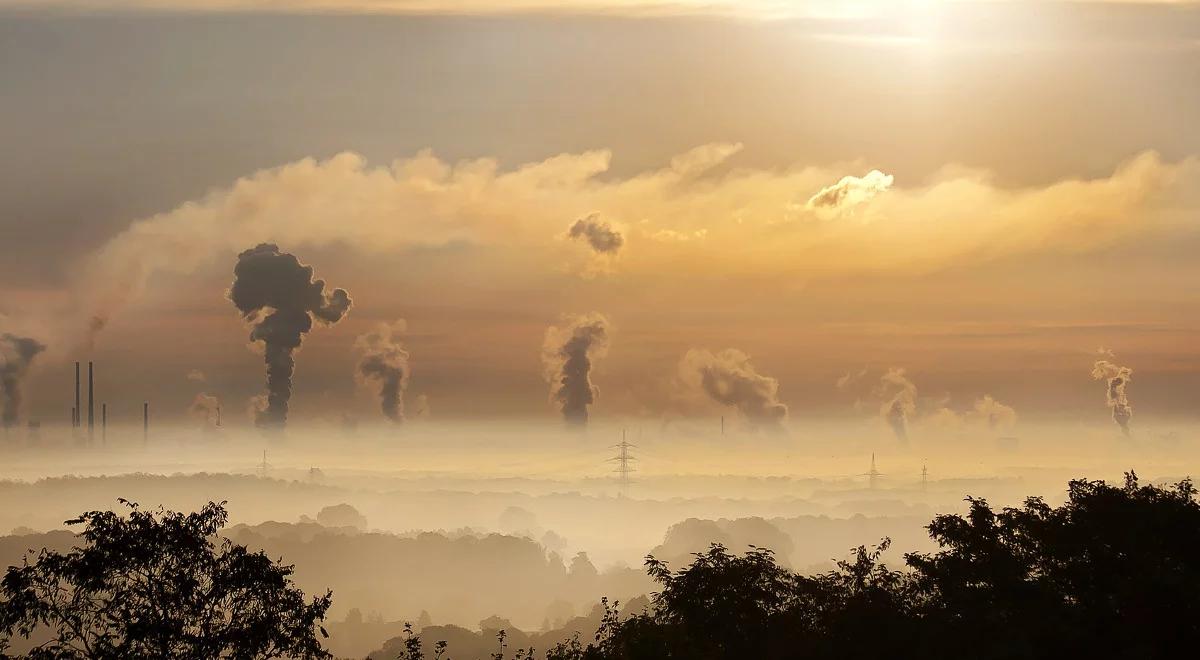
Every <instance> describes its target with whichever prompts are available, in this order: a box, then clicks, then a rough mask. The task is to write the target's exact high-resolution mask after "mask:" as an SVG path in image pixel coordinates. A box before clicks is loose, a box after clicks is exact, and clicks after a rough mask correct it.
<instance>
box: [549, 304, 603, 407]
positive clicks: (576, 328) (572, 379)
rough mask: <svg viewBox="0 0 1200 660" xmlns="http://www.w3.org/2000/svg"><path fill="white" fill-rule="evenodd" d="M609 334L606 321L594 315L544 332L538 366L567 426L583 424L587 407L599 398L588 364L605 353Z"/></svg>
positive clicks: (551, 398)
mask: <svg viewBox="0 0 1200 660" xmlns="http://www.w3.org/2000/svg"><path fill="white" fill-rule="evenodd" d="M611 331H612V329H611V325H610V324H609V322H608V319H607V318H605V317H604V315H602V314H597V313H594V312H593V313H591V314H584V315H582V316H578V317H575V318H573V319H568V320H567V323H566V324H564V325H561V326H551V327H550V328H549V329H547V330H546V339H545V342H544V343H543V344H542V365H543V368H544V370H545V376H546V380H547V381H549V383H550V400H551V401H554V402H556V403H558V404H559V406H560V409H561V410H562V415H563V419H564V420H565V421H566V422H567V423H568V424H574V425H579V426H584V425H586V424H587V421H588V406H590V405H591V404H592V403H594V402H595V400H596V397H597V396H598V395H599V390H598V389H597V388H596V386H595V385H594V384H592V379H591V372H592V363H593V361H594V360H596V359H598V358H601V357H603V356H604V355H605V354H606V353H607V352H608V338H609V335H610V334H611Z"/></svg>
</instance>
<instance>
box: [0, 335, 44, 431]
mask: <svg viewBox="0 0 1200 660" xmlns="http://www.w3.org/2000/svg"><path fill="white" fill-rule="evenodd" d="M44 350H46V347H45V346H44V345H42V343H41V342H39V341H37V340H36V339H31V338H29V337H18V336H16V335H12V334H9V333H7V332H6V333H4V334H0V390H3V397H4V402H3V408H2V411H0V422H2V423H3V424H4V428H9V427H12V426H13V425H15V424H16V423H17V418H18V416H19V415H20V414H21V399H22V397H21V386H22V384H23V382H24V380H25V375H26V374H27V373H29V365H30V364H32V363H33V358H34V357H36V356H37V354H38V353H41V352H42V351H44Z"/></svg>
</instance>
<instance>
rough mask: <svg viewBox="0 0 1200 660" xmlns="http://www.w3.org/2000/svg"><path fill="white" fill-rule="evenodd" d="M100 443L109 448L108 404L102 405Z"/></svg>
mask: <svg viewBox="0 0 1200 660" xmlns="http://www.w3.org/2000/svg"><path fill="white" fill-rule="evenodd" d="M100 442H102V443H104V445H105V446H108V404H107V403H102V404H100Z"/></svg>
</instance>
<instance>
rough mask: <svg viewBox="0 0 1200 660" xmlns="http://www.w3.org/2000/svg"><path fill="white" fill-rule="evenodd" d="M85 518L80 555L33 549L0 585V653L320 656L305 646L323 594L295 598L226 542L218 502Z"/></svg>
mask: <svg viewBox="0 0 1200 660" xmlns="http://www.w3.org/2000/svg"><path fill="white" fill-rule="evenodd" d="M121 502H122V503H123V504H125V505H126V506H127V507H128V509H129V511H128V513H127V515H125V516H122V515H119V514H117V513H115V512H112V511H90V512H88V513H84V514H83V515H81V516H80V517H78V518H76V519H74V520H69V521H67V524H69V525H80V524H82V525H83V526H84V529H83V531H82V532H81V533H80V534H79V538H80V539H81V540H82V546H81V547H80V546H77V547H75V548H73V549H72V550H71V551H70V552H66V553H58V552H53V551H49V550H44V549H43V550H42V551H41V552H40V553H39V554H38V555H37V557H36V559H35V560H34V561H33V562H32V563H31V562H30V560H29V558H28V557H26V558H25V560H24V561H23V563H22V565H21V566H13V567H10V568H9V569H8V571H7V573H6V574H5V576H4V579H3V581H2V582H0V650H3V649H6V648H8V646H9V644H10V643H11V640H12V639H13V638H14V637H15V636H20V637H24V638H30V637H31V636H32V637H34V638H36V639H40V638H42V637H44V636H46V635H49V639H48V640H47V641H45V642H44V643H42V644H40V645H38V646H37V647H35V648H34V649H33V650H32V651H31V652H30V653H29V654H28V657H31V658H136V657H141V658H151V657H153V658H238V659H243V658H245V659H251V658H277V657H289V658H327V657H329V654H328V653H327V652H326V651H325V650H324V649H323V648H322V645H321V642H320V640H319V639H318V637H317V631H318V630H319V631H320V632H321V634H322V635H324V633H325V631H324V629H323V628H319V623H320V622H321V621H323V620H324V618H325V612H326V610H328V608H329V606H330V603H331V600H332V594H331V593H329V592H326V593H325V594H324V595H322V596H319V597H314V598H313V599H312V600H306V599H305V596H304V593H303V592H302V591H301V590H300V589H298V588H296V587H295V586H294V585H293V584H292V581H291V575H292V572H293V571H292V567H291V566H285V565H281V564H278V563H276V562H274V561H272V560H271V559H270V558H269V557H267V556H266V555H265V554H264V553H261V552H250V551H249V550H247V549H246V548H245V547H244V546H241V545H235V544H233V543H232V542H230V541H229V540H227V539H219V540H218V543H215V544H214V539H213V537H214V535H216V533H217V532H218V531H219V530H220V529H221V528H222V527H223V526H224V525H225V523H226V521H227V519H228V515H227V513H226V511H225V508H224V503H223V502H222V503H221V504H216V503H212V502H210V503H208V504H207V505H206V506H204V507H203V508H202V509H201V510H200V511H198V512H195V513H189V514H182V513H176V512H172V511H165V510H163V509H158V510H157V511H144V510H142V509H140V508H139V507H138V506H137V504H134V503H130V502H126V501H125V500H121Z"/></svg>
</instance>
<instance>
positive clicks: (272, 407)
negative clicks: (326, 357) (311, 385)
mask: <svg viewBox="0 0 1200 660" xmlns="http://www.w3.org/2000/svg"><path fill="white" fill-rule="evenodd" d="M233 275H234V280H233V287H232V288H231V289H230V290H229V299H230V300H231V301H232V302H233V304H234V305H235V306H236V307H237V309H238V311H239V312H241V313H242V317H243V318H245V319H246V320H247V321H250V322H251V323H252V324H253V327H252V329H251V331H250V341H252V342H253V341H262V342H263V344H264V345H265V348H266V350H265V359H266V364H267V402H266V406H265V407H264V408H262V409H261V410H260V411H259V413H258V414H257V415H256V416H255V423H256V424H258V425H259V426H262V427H283V426H284V425H285V424H286V423H287V414H288V400H289V399H290V398H291V396H292V373H293V372H294V371H295V368H296V361H295V357H294V353H295V351H296V349H298V348H300V343H301V341H302V340H303V337H304V334H305V333H307V332H308V331H309V330H311V329H312V324H313V319H314V318H316V319H317V320H318V321H321V322H322V323H325V324H328V325H332V324H334V323H337V322H338V321H340V320H341V319H342V317H343V316H345V315H346V312H347V311H348V310H349V309H350V304H351V300H350V295H349V294H348V293H346V290H345V289H333V290H332V291H328V292H327V291H325V281H324V280H314V279H313V269H312V266H305V265H303V264H301V263H300V260H299V259H297V258H296V257H295V256H294V255H291V254H288V253H286V252H280V251H279V247H278V246H276V245H273V244H270V243H262V244H259V245H258V246H257V247H254V248H251V249H249V250H246V251H245V252H242V253H241V254H240V255H238V262H237V265H236V266H235V267H234V269H233Z"/></svg>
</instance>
